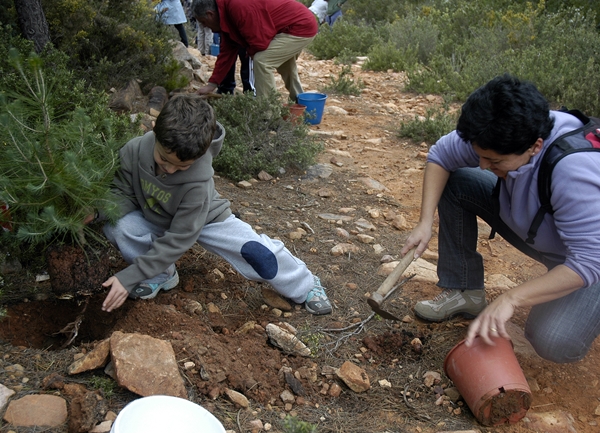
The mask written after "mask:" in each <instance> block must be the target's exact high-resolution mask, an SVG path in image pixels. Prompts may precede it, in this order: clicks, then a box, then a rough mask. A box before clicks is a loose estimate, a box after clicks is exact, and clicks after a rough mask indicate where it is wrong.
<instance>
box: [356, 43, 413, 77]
mask: <svg viewBox="0 0 600 433" xmlns="http://www.w3.org/2000/svg"><path fill="white" fill-rule="evenodd" d="M367 57H368V60H367V61H366V62H365V63H364V64H363V69H369V70H371V71H387V70H388V69H393V70H394V71H396V72H397V71H404V70H407V69H409V68H411V67H413V66H414V65H415V64H416V63H417V55H416V52H415V51H412V50H411V49H410V48H405V49H403V50H400V49H398V48H397V47H396V44H394V43H393V42H385V43H379V44H377V45H374V46H373V47H372V48H371V50H370V51H369V53H368V56H367Z"/></svg>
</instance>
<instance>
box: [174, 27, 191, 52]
mask: <svg viewBox="0 0 600 433" xmlns="http://www.w3.org/2000/svg"><path fill="white" fill-rule="evenodd" d="M175 28H176V29H177V31H178V32H179V37H180V38H181V42H183V45H185V46H186V47H187V46H188V38H187V33H186V32H185V27H184V25H183V24H175Z"/></svg>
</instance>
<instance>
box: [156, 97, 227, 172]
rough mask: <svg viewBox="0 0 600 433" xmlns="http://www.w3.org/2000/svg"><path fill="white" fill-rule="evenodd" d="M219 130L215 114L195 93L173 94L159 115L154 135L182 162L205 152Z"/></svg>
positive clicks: (196, 157)
mask: <svg viewBox="0 0 600 433" xmlns="http://www.w3.org/2000/svg"><path fill="white" fill-rule="evenodd" d="M216 130H217V122H216V120H215V113H214V111H213V109H212V107H211V106H210V105H208V103H207V102H206V101H205V100H204V99H203V98H202V97H201V96H200V95H196V94H192V93H190V94H182V95H177V96H174V97H172V98H171V99H170V100H169V101H167V103H166V104H165V106H164V107H163V109H162V110H161V112H160V114H159V115H158V117H157V118H156V123H155V125H154V135H155V136H156V140H157V141H158V142H159V143H160V145H161V146H162V147H164V148H165V149H166V150H167V151H169V152H173V153H175V155H177V158H179V160H180V161H191V160H195V159H198V158H200V157H201V156H202V155H204V154H205V153H206V150H207V149H208V147H209V146H210V143H211V142H212V140H213V137H214V135H215V132H216Z"/></svg>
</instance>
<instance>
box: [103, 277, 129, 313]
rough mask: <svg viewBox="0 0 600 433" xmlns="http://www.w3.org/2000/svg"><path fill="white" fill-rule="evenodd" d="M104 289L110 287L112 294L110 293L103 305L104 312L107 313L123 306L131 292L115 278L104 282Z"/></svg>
mask: <svg viewBox="0 0 600 433" xmlns="http://www.w3.org/2000/svg"><path fill="white" fill-rule="evenodd" d="M102 287H110V292H108V295H107V296H106V299H105V300H104V302H103V303H102V311H106V312H107V313H110V312H111V311H112V310H114V309H115V308H119V307H120V306H121V305H123V304H124V303H125V301H126V300H127V297H128V296H129V292H128V291H127V290H126V289H125V287H123V285H122V284H121V282H120V281H119V279H118V278H117V277H115V276H112V277H110V278H109V279H108V280H106V281H105V282H103V283H102Z"/></svg>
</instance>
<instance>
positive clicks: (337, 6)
mask: <svg viewBox="0 0 600 433" xmlns="http://www.w3.org/2000/svg"><path fill="white" fill-rule="evenodd" d="M344 3H346V0H327V19H326V21H327V24H329V27H332V26H333V24H334V23H335V21H336V20H337V19H338V18H339V17H341V16H342V5H343V4H344Z"/></svg>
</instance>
